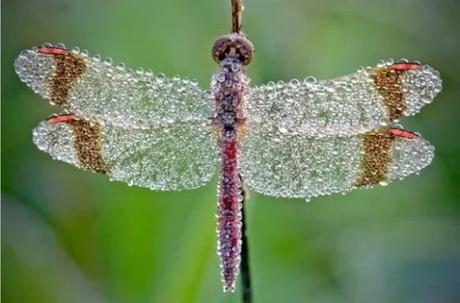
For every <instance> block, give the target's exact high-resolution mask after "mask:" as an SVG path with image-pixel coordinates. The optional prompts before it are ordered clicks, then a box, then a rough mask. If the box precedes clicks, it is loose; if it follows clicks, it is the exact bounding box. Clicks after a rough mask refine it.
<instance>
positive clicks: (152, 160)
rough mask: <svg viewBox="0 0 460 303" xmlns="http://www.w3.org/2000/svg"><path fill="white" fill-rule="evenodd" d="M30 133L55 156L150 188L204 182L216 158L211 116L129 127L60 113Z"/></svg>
mask: <svg viewBox="0 0 460 303" xmlns="http://www.w3.org/2000/svg"><path fill="white" fill-rule="evenodd" d="M33 139H34V143H35V144H36V145H37V146H38V148H39V149H41V150H42V151H45V152H47V153H49V154H50V155H51V156H52V157H53V158H55V159H58V160H61V161H64V162H67V163H70V164H72V165H75V166H77V167H80V168H83V169H87V170H91V171H95V172H99V173H103V174H106V175H108V176H109V177H110V178H111V179H113V180H117V181H123V182H126V183H128V184H129V185H137V186H141V187H147V188H150V189H153V190H182V189H192V188H196V187H199V186H201V185H204V184H205V183H207V182H208V181H209V180H210V179H211V177H212V175H213V174H214V171H215V167H216V164H217V159H218V150H217V145H216V142H215V138H214V136H213V134H212V133H211V126H210V123H209V121H205V122H187V123H176V124H174V125H171V126H168V127H162V128H156V129H132V128H131V129H129V128H123V127H118V126H113V125H109V124H101V123H99V122H90V121H88V120H84V119H81V118H77V117H74V116H73V115H63V116H58V117H55V118H50V119H49V120H48V121H43V122H41V123H40V124H39V125H38V127H37V128H35V130H34V133H33Z"/></svg>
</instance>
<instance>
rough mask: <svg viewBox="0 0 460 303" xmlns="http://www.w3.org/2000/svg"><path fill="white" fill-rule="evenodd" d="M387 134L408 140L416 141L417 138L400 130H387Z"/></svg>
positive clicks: (415, 135)
mask: <svg viewBox="0 0 460 303" xmlns="http://www.w3.org/2000/svg"><path fill="white" fill-rule="evenodd" d="M388 132H389V133H390V134H392V135H394V136H397V137H401V138H405V139H410V140H413V139H417V138H418V137H419V136H418V135H417V134H416V133H413V132H411V131H408V130H404V129H400V128H389V129H388Z"/></svg>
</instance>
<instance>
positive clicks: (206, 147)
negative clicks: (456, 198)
mask: <svg viewBox="0 0 460 303" xmlns="http://www.w3.org/2000/svg"><path fill="white" fill-rule="evenodd" d="M232 2H233V1H232ZM240 29H241V20H240V15H239V14H234V15H233V29H232V32H231V33H230V34H228V35H225V36H222V37H220V38H218V39H217V40H216V41H215V42H214V45H213V47H212V57H213V58H214V60H215V61H216V63H217V64H218V67H219V68H218V71H217V72H216V73H215V74H214V75H213V76H212V78H211V85H210V86H211V89H210V91H208V90H205V89H202V88H200V86H199V84H198V82H197V81H196V80H193V79H189V78H186V77H181V76H172V77H168V76H165V75H164V74H162V73H156V72H152V71H151V70H144V69H142V68H138V69H131V68H128V67H126V65H125V64H113V62H112V59H110V58H106V59H103V58H102V57H101V56H100V55H97V54H96V55H90V54H89V53H88V51H87V50H80V49H79V48H73V49H67V48H66V47H65V46H64V45H63V44H55V45H52V44H44V45H41V46H37V47H33V48H30V49H26V50H24V51H22V52H21V53H20V55H19V56H18V57H17V59H16V61H15V63H14V67H15V70H16V73H17V74H18V76H19V78H20V79H21V80H22V81H23V82H24V83H26V84H27V86H29V87H30V88H31V89H32V90H33V91H34V92H36V93H37V94H39V95H41V96H42V97H43V98H45V99H47V100H49V102H50V103H51V104H53V105H56V106H58V107H60V108H61V109H62V113H61V114H58V115H53V116H52V117H50V118H48V119H47V120H45V121H43V122H41V123H40V124H39V125H38V126H37V127H36V128H35V129H34V130H33V141H34V143H35V144H36V146H37V147H38V148H39V149H40V150H42V151H44V152H46V153H48V154H50V155H51V156H52V157H53V158H54V159H57V160H61V161H64V162H67V163H70V164H72V165H74V166H76V167H79V168H82V169H85V170H88V171H93V172H97V173H101V174H105V175H107V176H108V177H109V178H110V179H111V180H115V181H122V182H126V183H127V184H128V185H135V186H140V187H146V188H149V189H151V190H157V191H178V190H189V189H194V188H198V187H200V186H203V185H205V184H206V183H208V182H209V181H210V180H211V178H212V177H213V175H214V173H215V169H216V167H217V166H218V165H220V177H219V184H218V199H217V200H218V201H217V221H218V222H217V225H218V228H217V234H218V235H217V238H218V255H219V256H220V263H221V275H222V281H223V289H224V291H225V292H227V291H230V292H231V291H234V289H235V281H236V278H237V275H238V270H239V269H238V268H239V263H240V259H241V256H240V255H241V246H242V240H241V238H242V234H241V227H242V221H241V220H242V210H241V209H242V207H243V205H242V201H243V199H244V197H243V195H242V190H241V188H242V186H243V182H244V185H245V186H247V187H248V188H249V189H250V190H251V191H254V192H258V193H261V194H264V195H267V196H273V197H283V198H303V199H306V200H310V199H311V198H313V197H318V196H324V195H330V194H334V193H347V192H349V191H351V190H354V189H357V188H370V187H372V186H374V185H379V184H380V185H387V184H388V183H389V182H391V181H393V180H397V179H403V178H405V177H406V176H408V175H411V174H414V173H418V172H419V171H420V170H421V169H423V168H424V167H426V166H427V165H429V164H430V163H431V161H432V159H433V157H434V147H433V146H432V145H431V144H430V143H429V142H428V141H426V140H425V139H423V138H422V137H421V135H420V134H418V133H415V132H411V131H408V130H405V129H403V128H402V127H401V126H398V125H397V124H396V123H398V121H399V120H400V119H401V118H403V117H405V116H411V115H414V114H416V113H418V112H419V111H420V109H421V108H422V107H423V106H424V105H426V104H429V103H431V102H432V101H433V99H434V97H435V96H436V95H437V94H438V93H439V92H440V91H441V88H442V81H441V79H440V75H439V73H438V72H437V71H436V70H435V69H433V68H432V67H430V66H428V65H425V64H422V63H420V62H415V61H408V60H399V61H393V60H391V59H389V60H384V61H381V62H379V63H378V64H376V65H375V66H372V67H361V68H359V69H357V70H356V71H355V72H353V73H350V74H348V75H345V76H342V77H338V78H335V79H330V80H317V79H315V78H314V77H307V78H305V80H297V79H293V80H291V81H287V82H283V81H278V82H268V83H266V84H263V85H259V86H250V85H249V82H250V79H249V77H248V76H247V74H246V67H247V66H248V65H249V64H250V62H251V60H252V59H253V56H254V46H253V44H252V43H251V41H250V40H249V39H248V38H247V37H246V36H245V35H244V34H243V33H242V32H241V30H240Z"/></svg>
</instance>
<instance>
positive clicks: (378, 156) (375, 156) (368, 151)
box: [353, 128, 395, 187]
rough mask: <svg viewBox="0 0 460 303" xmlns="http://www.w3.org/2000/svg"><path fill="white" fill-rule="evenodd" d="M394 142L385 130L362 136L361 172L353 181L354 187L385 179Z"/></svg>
mask: <svg viewBox="0 0 460 303" xmlns="http://www.w3.org/2000/svg"><path fill="white" fill-rule="evenodd" d="M394 140H395V136H394V135H393V134H392V133H391V132H388V129H386V128H382V129H378V130H374V131H370V132H368V133H365V134H364V135H363V137H362V142H361V145H362V150H363V157H362V159H361V172H360V175H359V176H358V178H357V180H355V182H354V184H353V185H354V186H357V187H362V186H369V185H373V184H377V183H379V182H382V181H385V180H386V179H387V172H388V166H389V165H390V163H391V161H392V157H391V156H392V148H393V142H394Z"/></svg>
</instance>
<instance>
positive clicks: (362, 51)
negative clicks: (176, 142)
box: [1, 0, 460, 303]
mask: <svg viewBox="0 0 460 303" xmlns="http://www.w3.org/2000/svg"><path fill="white" fill-rule="evenodd" d="M245 6H246V11H245V14H244V30H245V32H246V33H247V34H248V36H249V37H250V39H251V40H252V41H253V43H254V44H255V46H256V56H255V59H254V61H253V63H252V64H251V66H250V67H249V69H248V72H249V75H250V76H251V78H252V84H254V85H257V84H261V83H264V82H266V81H269V80H278V79H282V80H289V79H291V78H304V77H305V76H307V75H315V76H317V77H318V78H327V77H335V76H338V75H342V74H346V73H349V72H351V71H354V70H355V69H356V68H357V67H358V66H360V65H374V64H375V63H376V62H377V61H378V60H380V59H384V58H390V57H393V58H401V57H406V58H409V59H412V60H420V61H422V62H425V63H429V64H430V65H432V66H434V67H436V68H437V69H438V70H439V71H440V72H441V75H442V78H443V80H444V90H443V92H442V93H441V94H440V95H439V96H438V98H436V101H435V102H434V103H433V104H431V105H428V106H426V107H425V108H424V109H423V110H422V112H421V113H420V114H418V115H417V116H415V117H411V118H406V119H404V121H402V123H403V124H404V126H405V127H406V128H408V129H410V130H414V131H418V132H421V133H422V134H423V135H424V137H425V138H427V139H428V140H430V141H431V142H432V143H433V145H435V146H436V157H435V160H434V162H433V164H432V165H431V166H429V167H428V168H426V169H425V170H423V172H422V173H421V174H420V175H419V176H411V177H409V178H407V179H406V180H404V181H400V182H395V183H394V184H392V185H390V186H387V187H378V188H374V189H372V190H357V191H355V192H353V193H351V194H348V195H345V196H342V195H333V196H329V197H322V198H317V199H314V200H313V201H312V202H311V203H309V204H307V203H305V202H304V201H303V200H300V199H298V200H296V199H293V200H283V199H274V198H268V197H264V196H262V195H258V194H256V193H252V196H251V199H250V201H249V202H248V204H247V211H248V232H249V243H250V258H251V270H252V275H253V276H252V278H253V287H254V297H255V302H265V303H269V302H315V303H323V302H324V303H332V302H376V303H380V302H393V303H394V302H405V303H410V302H417V303H424V302H430V303H431V302H443V303H445V302H460V140H459V138H460V135H459V133H460V122H459V121H460V118H459V117H458V116H459V115H460V102H459V99H460V80H459V79H460V77H459V73H460V59H459V58H460V30H459V28H460V4H459V2H458V1H428V0H426V1H419V0H417V1H416V0H403V1H396V0H392V1H365V0H362V1H351V0H349V1H346V0H345V1H344V0H333V1H305V0H277V1H275V0H254V1H251V0H247V1H245ZM229 29H230V5H229V1H227V0H226V1H215V0H203V1H187V0H167V1H156V0H148V1H147V0H145V1H144V0H143V1H123V0H116V1H107V0H92V1H90V0H79V1H73V0H64V1H58V0H47V1H44V0H22V1H17V0H4V1H3V3H2V57H1V58H2V67H1V69H2V164H3V166H2V261H3V262H2V277H3V279H2V282H3V287H2V288H3V289H2V290H3V291H2V299H3V302H8V303H13V302H15V303H16V302H85V303H86V302H116V303H118V302H130V303H136V302H240V293H239V291H240V288H238V291H237V293H236V294H223V293H222V291H221V283H220V275H219V267H218V259H217V255H216V235H215V225H216V219H215V217H214V213H215V208H216V180H217V179H216V178H214V179H213V181H212V182H211V183H210V184H208V185H207V186H205V187H203V188H201V189H198V190H194V191H187V192H167V193H164V192H151V191H149V190H146V189H142V188H130V187H128V186H126V185H125V184H122V183H114V182H109V181H108V180H107V179H106V178H105V177H104V176H99V175H96V174H92V173H88V172H85V171H81V170H77V169H75V168H74V167H71V166H69V165H67V164H63V163H60V162H57V161H53V160H51V158H50V157H49V156H48V155H46V154H44V153H42V152H40V151H38V150H37V148H35V146H34V145H33V144H32V140H31V130H32V128H33V127H35V126H36V125H37V124H38V122H39V121H41V120H43V119H45V118H47V117H48V116H50V114H51V113H53V112H58V111H59V110H58V109H57V108H53V107H51V106H50V105H48V104H47V102H44V101H43V100H41V98H40V97H39V96H37V95H35V94H34V93H33V92H32V91H31V90H29V89H28V88H27V87H26V86H25V85H23V84H22V83H21V82H20V81H19V79H18V78H17V77H16V75H15V74H14V72H13V60H14V58H15V57H16V56H17V55H18V54H19V52H20V51H21V49H24V48H28V47H31V46H34V45H39V44H42V43H43V42H64V43H66V45H67V46H69V47H73V46H80V47H81V48H87V49H89V50H90V51H91V52H92V53H101V54H104V55H106V56H111V57H113V58H114V61H115V62H120V61H122V62H125V63H127V64H128V65H129V66H132V67H138V66H143V67H146V68H152V69H153V70H155V71H158V72H164V73H166V74H169V75H173V74H181V75H186V76H190V77H193V78H197V79H198V80H199V82H200V84H201V85H202V86H203V87H205V88H207V87H209V84H208V83H209V79H210V76H211V74H212V73H213V72H214V71H215V70H216V65H215V63H214V62H213V61H212V59H211V56H210V48H211V45H212V42H213V40H214V39H215V38H216V37H217V36H219V35H221V34H225V33H227V32H228V31H229Z"/></svg>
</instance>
